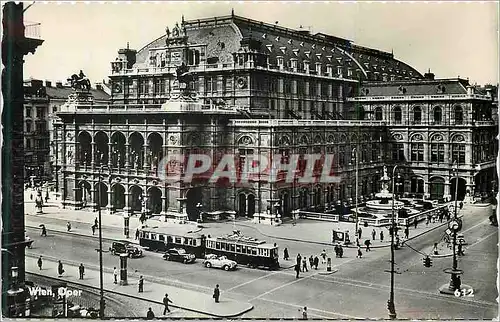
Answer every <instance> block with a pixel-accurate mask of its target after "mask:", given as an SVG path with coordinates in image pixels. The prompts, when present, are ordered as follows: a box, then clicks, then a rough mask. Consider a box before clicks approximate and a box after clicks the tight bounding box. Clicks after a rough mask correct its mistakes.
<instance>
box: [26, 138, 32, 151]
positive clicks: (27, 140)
mask: <svg viewBox="0 0 500 322" xmlns="http://www.w3.org/2000/svg"><path fill="white" fill-rule="evenodd" d="M26 149H31V139H26Z"/></svg>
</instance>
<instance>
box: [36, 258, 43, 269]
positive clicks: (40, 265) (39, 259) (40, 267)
mask: <svg viewBox="0 0 500 322" xmlns="http://www.w3.org/2000/svg"><path fill="white" fill-rule="evenodd" d="M37 264H38V268H39V269H40V270H42V256H40V257H38V261H37Z"/></svg>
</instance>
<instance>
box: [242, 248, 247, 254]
mask: <svg viewBox="0 0 500 322" xmlns="http://www.w3.org/2000/svg"><path fill="white" fill-rule="evenodd" d="M241 252H242V253H243V254H246V253H247V246H241Z"/></svg>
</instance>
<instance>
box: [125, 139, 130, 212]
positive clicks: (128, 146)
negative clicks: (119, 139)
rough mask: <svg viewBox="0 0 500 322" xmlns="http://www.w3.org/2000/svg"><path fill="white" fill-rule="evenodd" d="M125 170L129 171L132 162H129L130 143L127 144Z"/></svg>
mask: <svg viewBox="0 0 500 322" xmlns="http://www.w3.org/2000/svg"><path fill="white" fill-rule="evenodd" d="M124 157H125V169H127V170H128V169H129V166H130V162H129V159H130V144H128V143H125V156H124ZM125 203H127V201H125Z"/></svg>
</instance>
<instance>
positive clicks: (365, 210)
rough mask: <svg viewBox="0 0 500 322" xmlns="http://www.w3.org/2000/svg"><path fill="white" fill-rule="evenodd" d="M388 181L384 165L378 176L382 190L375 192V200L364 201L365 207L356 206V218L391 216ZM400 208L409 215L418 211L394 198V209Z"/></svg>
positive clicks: (390, 196)
mask: <svg viewBox="0 0 500 322" xmlns="http://www.w3.org/2000/svg"><path fill="white" fill-rule="evenodd" d="M390 181H391V178H389V176H388V175H387V167H386V166H384V175H383V176H382V178H380V182H381V183H382V190H381V191H380V192H378V193H376V194H375V198H376V199H375V200H369V201H367V202H366V206H365V207H360V208H358V218H371V219H382V218H390V217H391V216H392V198H393V193H392V192H389V182H390ZM400 209H404V210H405V211H406V214H407V215H409V216H411V215H414V214H416V213H418V212H419V211H418V210H415V209H413V208H408V207H405V203H404V202H402V201H399V200H394V210H395V211H399V210H400ZM353 212H355V210H353Z"/></svg>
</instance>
